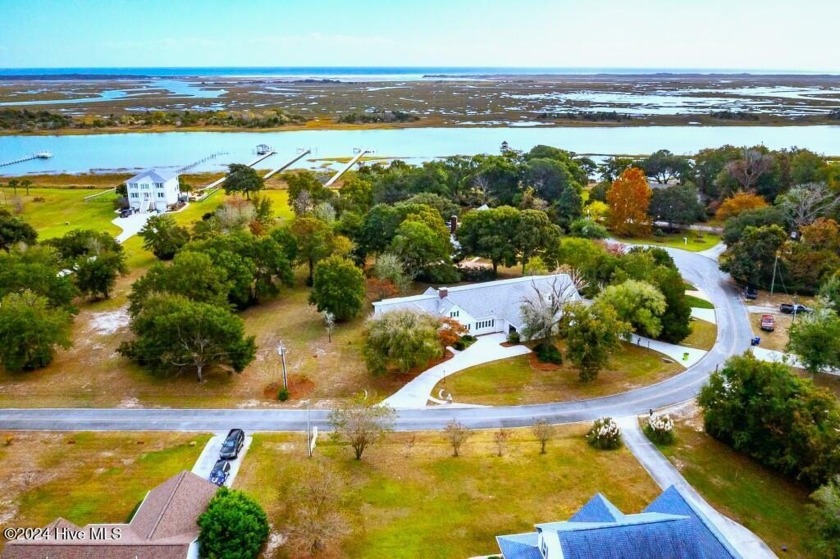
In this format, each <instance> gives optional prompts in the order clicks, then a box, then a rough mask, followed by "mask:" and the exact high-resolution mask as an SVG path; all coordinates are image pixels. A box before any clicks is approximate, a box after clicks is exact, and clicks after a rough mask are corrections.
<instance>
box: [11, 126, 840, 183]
mask: <svg viewBox="0 0 840 559" xmlns="http://www.w3.org/2000/svg"><path fill="white" fill-rule="evenodd" d="M503 141H506V142H508V144H509V145H510V148H511V149H517V150H528V149H530V148H532V147H533V146H535V145H538V144H546V145H551V146H556V147H560V148H563V149H567V150H570V151H574V152H576V153H581V154H649V153H651V152H653V151H656V150H658V149H669V150H671V151H672V152H674V153H678V154H685V155H689V154H693V153H696V152H697V151H698V150H700V149H703V148H708V147H718V146H722V145H725V144H732V145H735V146H751V145H757V144H763V145H765V146H767V147H768V148H771V149H781V148H790V147H793V146H797V147H800V148H808V149H810V150H813V151H815V152H817V153H822V154H825V155H833V156H840V126H778V127H766V126H742V127H737V126H728V127H715V126H648V127H625V128H593V127H591V128H585V127H581V128H555V127H528V128H525V127H520V128H514V127H506V128H478V127H458V128H408V129H398V130H306V131H289V132H265V133H259V132H167V133H159V134H150V133H129V134H92V135H66V136H0V162H2V161H10V160H14V159H18V158H21V157H25V156H27V155H31V154H33V153H35V152H39V151H42V150H46V151H50V152H52V153H53V155H54V156H53V157H52V158H51V159H36V160H32V161H27V162H24V163H19V164H15V165H10V166H8V167H2V168H0V175H5V176H11V175H25V174H33V173H44V174H51V173H88V172H106V171H135V170H138V169H144V168H147V167H163V168H173V169H175V168H179V167H183V166H185V165H188V164H190V163H192V162H195V161H198V160H201V159H204V158H206V157H207V156H208V155H210V154H213V153H218V152H224V153H225V155H222V156H218V157H215V158H213V159H209V160H208V161H206V162H204V163H202V164H201V165H199V166H197V167H195V168H194V169H193V171H222V170H224V168H225V165H227V164H228V163H234V162H237V163H244V162H247V161H250V160H252V159H253V158H254V150H255V148H256V146H257V144H268V145H270V146H272V147H273V148H274V149H275V150H276V151H277V155H276V156H274V157H273V158H270V159H268V160H266V161H265V162H264V163H262V164H260V167H265V168H269V167H271V166H273V165H275V164H276V165H278V166H279V165H280V163H282V162H283V161H284V160H288V159H291V158H292V157H293V156H294V155H295V154H296V152H298V150H299V149H301V148H309V149H311V150H312V155H311V156H308V157H307V158H304V159H302V160H301V161H299V162H298V163H297V164H296V165H295V166H296V167H310V168H311V167H315V166H317V165H318V163H313V162H312V161H307V159H310V158H330V157H349V156H351V155H352V154H353V150H354V148H363V149H369V150H373V152H374V155H378V156H382V157H388V158H392V157H393V158H401V159H406V160H408V161H423V160H428V159H432V158H436V157H444V156H447V155H456V154H460V155H474V154H478V153H498V152H499V147H500V145H501V143H502V142H503Z"/></svg>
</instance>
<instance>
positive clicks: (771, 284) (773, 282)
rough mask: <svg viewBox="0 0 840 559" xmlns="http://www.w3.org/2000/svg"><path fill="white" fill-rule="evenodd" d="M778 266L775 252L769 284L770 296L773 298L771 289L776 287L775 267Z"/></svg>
mask: <svg viewBox="0 0 840 559" xmlns="http://www.w3.org/2000/svg"><path fill="white" fill-rule="evenodd" d="M778 264H779V251H776V259H775V260H774V261H773V281H771V282H770V296H771V297H772V296H773V289H774V288H775V287H776V267H777V266H778Z"/></svg>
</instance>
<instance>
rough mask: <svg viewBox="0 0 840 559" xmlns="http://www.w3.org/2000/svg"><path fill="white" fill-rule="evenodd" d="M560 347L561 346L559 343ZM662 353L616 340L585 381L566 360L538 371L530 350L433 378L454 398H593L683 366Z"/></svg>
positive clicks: (503, 401) (490, 401)
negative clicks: (606, 360) (605, 361)
mask: <svg viewBox="0 0 840 559" xmlns="http://www.w3.org/2000/svg"><path fill="white" fill-rule="evenodd" d="M561 349H562V346H561ZM662 357H663V355H662V354H660V353H656V352H651V351H648V350H646V349H645V348H641V347H637V346H635V345H632V344H627V343H622V347H621V349H620V350H619V351H617V352H616V353H615V355H614V356H613V358H612V360H611V362H610V365H609V367H608V368H607V370H604V371H601V372H600V373H599V375H598V378H597V379H596V380H594V381H593V382H590V383H582V382H580V380H579V378H578V372H577V371H576V370H575V369H574V368H573V367H572V365H571V363H569V362H568V361H566V362H565V363H564V364H563V365H562V366H561V367H560V368H558V369H554V370H541V368H540V367H534V366H532V364H533V362H534V358H533V357H532V356H530V355H523V356H519V357H512V358H510V359H503V360H501V361H494V362H492V363H487V364H484V365H478V366H476V367H471V368H469V369H465V370H463V371H461V372H459V373H455V374H454V375H452V376H450V377H448V378H447V379H446V380H445V382H441V383H439V384H438V385H437V386H436V387H435V389H434V391H433V393H435V394H436V393H437V392H438V390H439V389H440V388H445V389H446V390H447V391H449V392H450V393H452V397H453V399H454V400H455V401H456V402H463V403H472V404H487V405H516V404H538V403H546V402H561V401H567V400H582V399H587V398H597V397H599V396H606V395H609V394H617V393H619V392H623V391H625V390H630V389H632V388H637V387H639V386H644V385H647V384H652V383H654V382H659V381H661V380H663V379H665V378H667V377H669V376H671V375H673V374H676V373H678V372H681V371H683V367H682V365H680V364H679V363H666V362H664V361H663V360H662Z"/></svg>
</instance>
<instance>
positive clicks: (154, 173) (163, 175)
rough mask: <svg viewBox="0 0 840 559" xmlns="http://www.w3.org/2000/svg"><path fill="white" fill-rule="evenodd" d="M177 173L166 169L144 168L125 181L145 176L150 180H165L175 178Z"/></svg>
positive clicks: (134, 180) (135, 180) (132, 180)
mask: <svg viewBox="0 0 840 559" xmlns="http://www.w3.org/2000/svg"><path fill="white" fill-rule="evenodd" d="M177 176H178V173H176V172H175V171H169V170H166V169H146V170H145V171H143V172H142V173H138V174H136V175H134V176H133V177H131V178H130V179H128V180H127V181H125V182H137V181H139V180H141V179H145V178H146V177H148V178H150V179H152V182H166V181H168V180H169V179H172V178H175V177H177Z"/></svg>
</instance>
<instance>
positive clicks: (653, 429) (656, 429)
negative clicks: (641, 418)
mask: <svg viewBox="0 0 840 559" xmlns="http://www.w3.org/2000/svg"><path fill="white" fill-rule="evenodd" d="M644 431H645V435H647V438H649V439H650V440H651V441H652V442H653V443H655V444H663V445H664V444H671V443H673V442H674V420H672V419H671V416H670V415H668V414H667V413H666V414H655V415H651V416H650V417H648V421H647V425H645V427H644Z"/></svg>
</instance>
